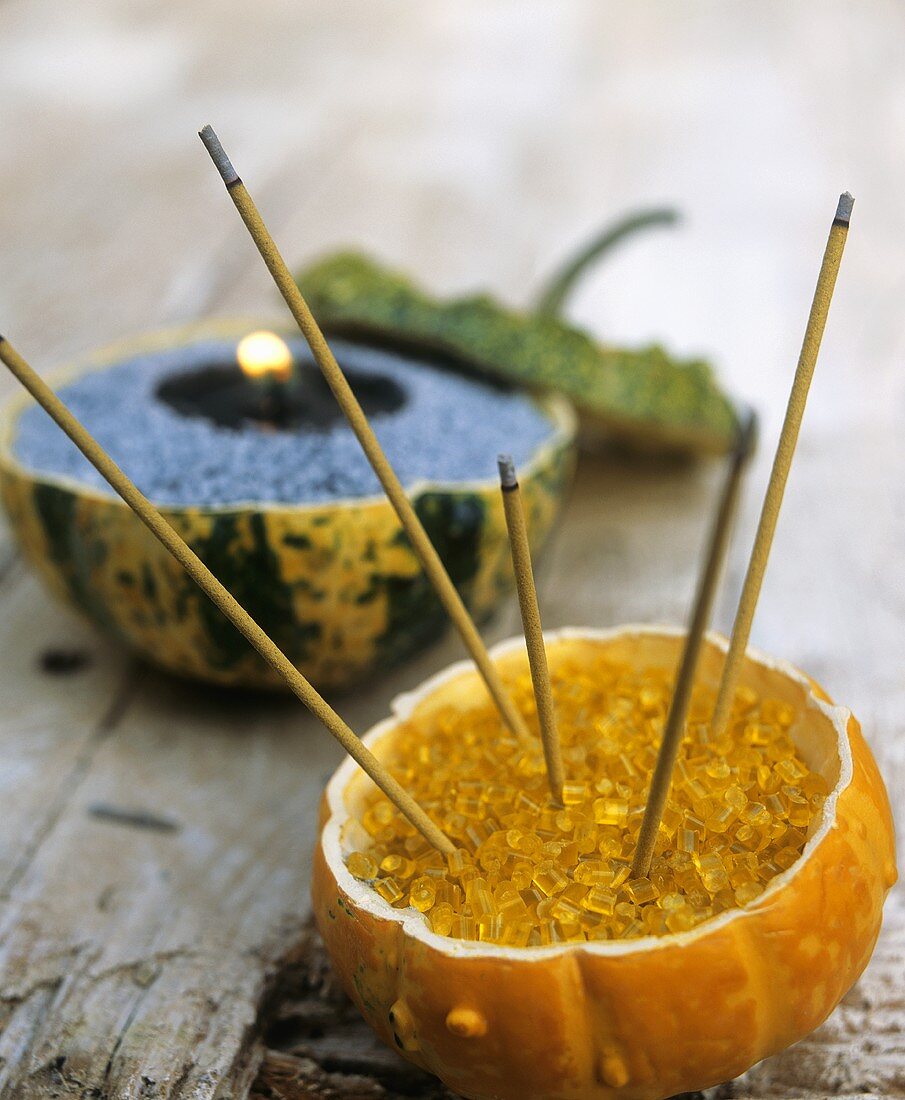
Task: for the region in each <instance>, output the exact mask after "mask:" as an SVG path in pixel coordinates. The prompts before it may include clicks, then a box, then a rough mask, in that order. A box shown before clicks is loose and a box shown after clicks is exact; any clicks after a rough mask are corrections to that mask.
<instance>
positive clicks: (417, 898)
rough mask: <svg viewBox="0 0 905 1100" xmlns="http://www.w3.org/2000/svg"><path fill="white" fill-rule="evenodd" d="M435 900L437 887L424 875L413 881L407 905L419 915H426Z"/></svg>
mask: <svg viewBox="0 0 905 1100" xmlns="http://www.w3.org/2000/svg"><path fill="white" fill-rule="evenodd" d="M436 900H437V887H436V886H435V885H434V882H433V879H430V878H428V877H427V876H426V875H424V876H422V877H421V878H417V879H415V881H414V882H413V883H412V885H411V888H410V889H409V905H413V906H414V907H415V908H416V909H417V910H418V911H419V912H420V913H426V912H427V911H428V909H430V908H431V906H432V905H433V904H434V902H435V901H436Z"/></svg>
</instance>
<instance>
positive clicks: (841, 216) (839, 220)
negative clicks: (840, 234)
mask: <svg viewBox="0 0 905 1100" xmlns="http://www.w3.org/2000/svg"><path fill="white" fill-rule="evenodd" d="M854 205H855V200H854V198H853V197H852V195H851V194H850V193H849V192H848V191H843V192H842V194H841V195H840V196H839V205H838V206H837V207H836V217H835V218H833V221H834V223H835V224H836V225H848V223H849V222H850V221H851V219H852V207H853V206H854Z"/></svg>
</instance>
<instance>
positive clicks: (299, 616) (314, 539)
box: [0, 323, 574, 689]
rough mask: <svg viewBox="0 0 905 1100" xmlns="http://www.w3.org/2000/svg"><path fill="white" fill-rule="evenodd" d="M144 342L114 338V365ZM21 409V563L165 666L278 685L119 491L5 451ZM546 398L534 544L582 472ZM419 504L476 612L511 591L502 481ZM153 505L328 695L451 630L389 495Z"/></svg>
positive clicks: (15, 499)
mask: <svg viewBox="0 0 905 1100" xmlns="http://www.w3.org/2000/svg"><path fill="white" fill-rule="evenodd" d="M257 327H260V323H258V326H257ZM190 331H191V337H189V336H188V335H187V334H185V333H184V330H183V336H184V337H185V338H192V337H194V338H197V337H198V336H199V333H200V334H201V335H204V336H209V335H211V334H216V335H221V336H222V335H224V333H225V331H226V333H228V334H229V335H241V334H242V333H244V332H247V331H249V326H248V325H247V324H245V323H243V324H242V325H241V326H237V325H236V323H232V327H231V328H230V327H228V326H227V328H226V330H224V326H223V325H219V326H213V327H212V326H211V325H205V326H196V327H193V328H192V329H191V330H190ZM151 339H152V340H156V339H158V338H156V337H154V338H151ZM174 342H175V341H174ZM148 346H149V343H148V341H145V342H143V343H142V344H141V345H140V346H139V345H138V344H137V343H133V344H131V345H129V346H128V347H126V348H124V347H123V346H122V345H120V346H119V347H118V348H117V350H116V358H121V357H123V355H124V354H136V353H137V351H139V350H143V349H145V348H147V347H148ZM153 346H165V345H161V344H160V343H159V342H158V343H156V344H155V345H153ZM115 361H116V359H110V360H106V362H104V361H103V360H102V362H101V364H100V365H101V366H103V365H109V363H112V362H115ZM97 366H98V364H97V363H95V364H94V365H93V366H92V368H91V369H97ZM77 373H80V372H79V371H76V372H75V374H77ZM73 376H74V375H73V372H68V375H67V378H72V377H73ZM23 404H24V402H22V401H18V402H16V404H15V407H14V408H13V409H12V410H11V411H10V413H9V415H8V416H7V419H6V423H5V424H4V426H3V427H4V430H3V436H2V443H0V496H2V500H3V504H4V505H5V508H6V510H7V513H8V515H9V517H10V521H11V525H12V528H13V530H14V532H15V534H16V536H17V537H18V540H19V542H20V544H21V546H22V549H23V552H24V554H25V556H26V558H27V559H28V560H29V561H30V562H31V563H32V565H33V566H34V567H35V569H36V570H37V572H38V573H39V575H40V576H41V577H42V579H43V580H44V582H45V583H46V585H47V587H48V588H49V589H50V590H51V592H53V593H54V594H55V595H56V596H58V597H60V598H61V599H63V600H64V601H66V602H67V603H69V604H71V605H72V606H74V607H75V608H76V609H78V610H79V611H81V612H82V613H83V614H85V615H86V616H87V617H88V618H90V619H91V620H93V621H94V622H95V623H96V624H97V625H98V626H100V627H101V628H102V629H103V630H105V631H106V632H107V633H108V634H110V635H112V636H113V637H114V638H115V639H117V640H119V641H121V642H123V643H125V644H126V645H128V646H130V647H131V648H133V649H134V650H136V651H137V652H138V653H139V654H141V655H142V656H143V657H145V658H146V659H147V660H149V661H151V662H152V663H154V664H156V665H159V666H161V667H163V668H165V669H168V670H169V671H172V672H175V673H178V674H179V675H182V676H187V677H191V678H195V679H200V680H206V681H210V682H215V683H220V684H227V685H236V686H242V687H256V688H257V687H278V686H281V683H282V682H281V681H280V680H279V679H278V678H277V676H276V674H275V673H274V672H273V671H272V670H271V669H270V667H269V666H268V665H266V664H265V662H264V661H263V660H262V659H261V658H260V657H258V655H257V654H256V653H255V652H254V651H253V650H252V649H251V647H250V646H249V645H248V643H247V642H246V641H245V639H244V638H242V637H241V635H240V634H239V633H238V631H236V629H235V628H234V627H233V626H232V625H231V624H230V623H229V622H228V621H227V620H226V619H225V618H224V616H223V615H222V614H221V612H219V611H218V610H217V609H216V608H215V607H214V605H213V604H211V602H210V601H209V600H208V599H207V597H206V596H204V595H203V593H202V592H201V590H200V589H198V588H197V587H196V586H195V584H194V583H193V582H192V581H191V580H190V579H189V578H188V576H187V575H186V574H185V573H184V572H183V570H182V569H181V567H180V566H179V565H178V564H177V563H176V561H175V560H174V559H173V558H172V557H171V556H170V555H169V554H168V553H167V551H166V550H165V549H164V548H163V547H162V546H161V545H160V544H159V543H158V542H157V540H156V539H155V538H154V537H153V536H152V535H151V533H150V532H149V531H148V530H147V529H146V528H145V527H144V525H143V524H142V523H141V522H140V521H139V520H138V519H137V517H136V516H135V515H133V513H132V512H131V511H130V510H129V508H128V507H127V506H126V505H125V504H124V503H123V502H122V501H120V500H119V498H117V497H113V496H108V495H106V494H101V493H99V492H97V490H95V489H91V488H89V487H87V486H80V485H79V484H77V483H76V482H74V481H72V480H70V479H64V478H57V477H54V476H53V475H44V474H39V473H36V472H35V471H31V470H27V469H25V468H24V467H22V466H21V465H20V464H19V463H18V462H17V461H16V460H15V459H14V458H13V457H12V455H11V453H10V442H11V440H12V438H13V433H14V430H15V418H16V414H17V412H18V411H19V410H20V409H21V408H22V407H23ZM543 406H544V407H545V410H546V411H547V412H548V415H549V416H550V419H551V422H552V423H551V434H550V437H549V440H548V442H547V443H545V444H544V445H542V446H541V448H539V450H538V452H537V453H536V454H535V455H534V457H533V458H532V460H531V461H530V462H529V463H528V464H527V466H526V467H525V468H524V469H523V471H521V474H522V486H523V493H524V498H525V506H526V508H527V509H528V521H529V529H530V531H531V535H532V543H533V548H534V549H535V550H536V551H540V549H541V547H542V545H543V543H544V541H545V540H546V537H547V535H548V533H549V531H550V529H551V527H552V525H553V522H554V519H555V517H556V514H557V511H558V507H559V504H560V501H561V499H562V496H563V493H564V491H565V488H566V486H567V484H568V482H569V480H570V477H571V474H572V470H573V465H574V448H573V437H574V417H573V415H572V413H571V410H570V409H569V408H568V406H567V404H566V403H564V402H562V401H554V402H543ZM412 499H413V501H414V503H415V508H416V511H417V512H418V515H419V516H420V518H421V520H422V522H423V523H424V525H425V527H426V529H427V532H428V534H429V535H430V536H431V539H432V540H433V541H434V544H435V546H436V547H437V550H438V551H439V553H440V556H441V557H442V558H443V561H444V562H445V564H446V566H447V568H448V569H449V572H450V575H451V577H452V579H453V581H454V582H455V583H456V585H457V587H458V588H459V591H460V592H461V594H462V596H463V599H464V600H465V603H466V604H467V606H468V607H469V609H470V610H471V611H472V614H473V615H474V616H475V618H476V619H478V620H481V619H483V618H486V617H487V616H488V615H489V614H490V613H491V612H492V610H493V609H494V607H495V606H496V604H497V603H498V602H499V600H500V598H501V597H502V596H503V595H504V594H505V593H506V592H507V591H508V590H509V589H510V586H511V572H512V571H511V564H510V559H509V550H508V540H507V536H506V524H505V518H504V516H503V510H502V504H501V500H500V493H499V488H498V486H497V484H496V482H495V481H494V482H468V483H462V484H461V485H445V484H443V485H440V484H437V485H431V484H429V483H423V484H421V485H420V486H416V487H415V488H414V489H413V491H412ZM160 510H161V512H162V513H163V514H164V516H165V517H166V518H167V519H168V520H169V522H170V523H172V524H173V526H174V527H175V528H176V530H177V531H178V532H179V533H180V534H181V535H182V537H183V538H185V539H186V541H187V542H188V543H189V545H191V546H192V548H193V549H194V550H195V551H196V552H197V553H198V554H199V556H200V557H201V558H202V560H203V561H204V562H205V563H206V564H207V565H208V566H209V568H210V569H211V571H212V572H213V573H214V574H215V575H216V576H217V577H218V578H219V580H220V581H222V582H223V584H224V585H225V586H226V587H227V588H228V589H229V590H230V592H232V594H233V595H234V596H235V597H236V598H237V599H238V601H239V602H240V603H241V604H242V605H243V606H244V607H245V608H246V610H247V611H248V612H249V613H250V614H251V615H252V616H253V617H254V618H255V619H256V620H257V621H258V622H259V623H260V625H261V626H262V627H263V628H264V630H266V631H267V633H268V634H270V636H271V637H272V638H273V639H274V641H275V642H276V643H277V645H279V646H280V648H281V649H283V651H284V652H285V653H286V654H287V656H288V657H289V658H290V659H291V660H292V661H293V663H294V664H296V665H297V667H298V668H300V669H301V671H302V672H303V673H304V675H305V676H307V677H308V678H309V679H310V680H311V681H312V682H313V683H314V684H315V685H316V686H318V687H320V688H323V689H338V688H346V687H349V686H352V685H354V684H356V683H358V682H359V681H360V680H361V679H362V678H364V677H366V676H368V675H370V674H372V673H374V672H376V671H378V670H380V669H384V668H387V667H389V666H391V665H393V664H395V663H397V662H400V661H403V660H405V659H406V658H407V657H411V656H412V655H413V654H415V653H417V652H418V651H420V650H421V649H422V648H423V647H424V646H426V645H428V644H429V643H431V642H432V641H434V640H435V639H437V638H439V637H440V635H441V634H442V633H443V632H444V630H445V629H446V626H447V618H446V615H445V613H444V612H443V610H442V608H441V607H440V605H439V603H438V601H437V599H436V597H435V596H434V594H433V590H432V589H431V587H430V585H429V583H428V582H427V580H426V578H425V577H424V574H423V572H422V570H421V567H420V564H419V562H418V560H417V558H416V557H415V555H414V554H413V552H412V551H411V549H410V547H409V545H408V542H407V540H406V538H405V535H404V534H403V532H402V530H401V528H400V526H399V522H398V520H397V518H396V515H395V513H394V512H393V510H392V508H391V506H390V504H389V503H388V502H387V501H386V500H385V499H384V498H383V497H373V498H363V499H360V500H347V501H336V502H331V503H327V504H318V505H275V504H260V505H255V504H253V503H252V504H242V505H236V506H234V507H221V508H206V507H198V508H186V507H173V508H167V507H161V509H160Z"/></svg>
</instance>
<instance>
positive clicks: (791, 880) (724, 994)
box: [312, 627, 896, 1100]
mask: <svg viewBox="0 0 905 1100" xmlns="http://www.w3.org/2000/svg"><path fill="white" fill-rule="evenodd" d="M547 640H548V645H549V646H550V647H551V650H557V649H558V650H560V651H561V652H562V651H563V649H562V647H565V651H567V652H568V655H569V656H570V658H573V659H574V658H577V659H579V660H580V659H581V656H582V654H585V655H586V657H590V655H591V654H592V653H599V651H600V647H606V648H607V650H608V651H609V652H611V653H612V655H613V657H614V659H617V660H620V661H623V662H634V663H636V664H637V665H638V666H639V667H640V666H643V667H662V668H670V669H672V668H674V667H675V664H676V662H677V659H678V655H679V650H680V646H681V640H682V633H681V631H678V630H675V629H671V628H665V627H657V628H647V627H625V628H621V629H619V630H616V631H610V632H600V631H590V630H581V631H577V630H575V631H561V632H558V633H554V634H550V635H548V639H547ZM724 650H725V645H724V642H723V641H722V640H721V639H718V638H717V637H716V636H712V637H711V638H710V639H709V640H708V643H707V646H706V648H705V652H704V655H703V657H702V661H701V669H700V673H699V675H700V676H701V677H702V678H704V679H706V680H709V681H711V682H715V681H716V680H717V679H718V676H719V670H720V665H721V661H722V654H723V652H724ZM494 656H495V659H496V660H497V661H498V663H499V665H500V667H501V670H502V672H503V674H504V675H505V676H512V675H516V674H517V673H518V672H521V671H523V670H524V667H525V663H526V660H525V651H524V642H523V640H522V639H517V640H514V641H512V642H508V643H504V644H503V645H502V646H499V647H497V648H496V650H495V651H494ZM742 683H744V684H747V685H748V686H750V687H751V688H753V689H754V690H756V691H758V692H760V693H769V694H770V696H771V697H774V698H778V699H781V700H784V701H786V702H789V703H791V704H792V705H793V706H794V707H795V709H796V712H797V715H798V717H797V718H796V721H795V724H794V725H793V727H792V730H791V731H790V732H791V735H792V737H793V740H794V741H795V744H796V746H797V748H798V750H799V752H800V753H801V755H802V757H803V758H804V759H805V761H806V762H807V764H808V766H809V767H810V768H811V769H812V770H814V771H818V772H820V774H822V775H823V776H824V778H825V779H827V781H828V782H829V784H830V788H831V794H830V796H829V797H828V798H827V800H826V803H825V805H824V808H823V811H822V813H821V815H820V817H819V818H818V819H817V821H816V822H815V823H814V826H813V828H812V832H811V835H810V836H809V839H808V842H807V844H806V847H805V849H804V852H803V853H802V855H801V857H800V858H799V860H798V861H797V862H796V863H795V864H793V866H792V867H790V868H789V869H788V870H787V871H785V872H784V873H782V874H781V875H778V876H777V877H776V878H775V879H773V880H772V881H771V882H770V883H769V885H768V887H767V889H766V890H765V891H764V893H763V894H761V895H760V897H758V898H757V899H756V900H755V901H754V902H753V903H751V904H749V905H748V906H746V907H744V908H741V909H733V910H729V911H728V912H725V913H723V914H721V915H719V916H717V917H714V918H713V919H711V920H709V921H707V922H705V923H703V924H701V925H699V926H698V927H696V928H694V929H693V930H692V931H690V932H683V933H679V934H674V935H665V936H658V937H648V938H644V939H636V940H630V941H609V942H599V943H580V944H576V943H566V944H557V945H551V946H548V947H528V948H523V949H521V948H511V947H504V946H498V945H495V944H487V943H481V942H476V941H464V940H455V939H451V938H447V937H442V936H438V935H436V934H434V933H433V932H432V931H430V929H429V927H428V926H427V923H426V922H425V920H424V918H423V917H422V916H421V914H419V913H416V912H415V910H413V909H407V910H399V909H394V908H392V907H391V906H390V905H389V904H388V903H387V902H385V901H384V900H383V899H382V898H381V897H379V896H378V895H377V894H376V893H375V892H374V890H372V889H371V888H370V887H369V886H368V885H367V884H365V883H363V882H360V881H358V880H356V879H355V878H353V877H352V875H351V874H350V873H349V871H348V870H347V868H346V867H345V864H344V862H343V857H344V854H345V851H344V847H343V837H344V833H345V832H346V831H347V830H346V826H347V824H348V822H349V820H350V811H355V810H357V809H358V808H360V807H361V806H362V805H363V803H364V801H365V800H366V798H367V797H368V795H369V793H371V792H372V791H373V787H372V786H371V783H370V780H368V779H367V777H366V776H364V774H363V773H362V772H360V771H358V769H357V768H356V766H355V765H354V763H353V762H352V761H351V760H348V761H346V762H345V763H344V764H343V765H342V766H341V767H340V768H339V769H338V771H337V772H336V774H335V775H334V776H333V778H332V780H331V781H330V783H329V785H328V786H327V789H326V792H325V796H324V805H323V828H322V832H321V837H320V840H319V843H318V846H317V850H316V852H315V858H314V876H313V887H312V889H313V902H314V912H315V916H316V919H317V922H318V926H319V928H320V931H321V934H322V935H323V938H324V942H325V943H326V946H327V950H328V951H329V953H330V956H331V958H332V960H333V963H334V965H335V967H336V970H337V972H338V973H339V975H340V977H341V979H342V981H343V983H344V985H345V987H346V989H347V990H348V992H349V994H350V995H351V996H352V998H353V1000H354V1001H355V1002H356V1004H357V1005H358V1007H359V1009H360V1010H361V1012H362V1014H363V1015H364V1017H365V1018H366V1019H367V1021H368V1022H369V1023H370V1024H371V1026H372V1027H373V1028H374V1030H375V1031H376V1032H377V1033H378V1034H379V1035H380V1036H381V1037H382V1038H383V1039H384V1040H385V1041H386V1042H387V1043H389V1044H391V1045H394V1046H395V1047H396V1048H397V1049H398V1050H399V1051H400V1052H401V1053H402V1054H403V1056H404V1057H406V1058H408V1059H409V1060H410V1061H412V1062H414V1063H416V1064H417V1065H419V1066H422V1067H423V1068H425V1069H427V1070H430V1071H431V1072H433V1073H435V1074H437V1076H438V1077H440V1078H441V1079H442V1080H443V1081H444V1082H445V1083H446V1084H447V1085H448V1086H449V1087H450V1088H451V1089H453V1090H454V1091H456V1092H458V1093H460V1094H462V1095H463V1096H465V1097H469V1098H473V1100H510V1098H511V1100H595V1098H600V1100H603V1098H620V1100H621V1098H625V1100H629V1098H634V1100H645V1098H655V1097H667V1096H670V1095H672V1094H674V1093H677V1092H685V1091H690V1090H694V1089H702V1088H706V1087H708V1086H711V1085H714V1084H718V1083H719V1082H722V1081H725V1080H728V1079H730V1078H732V1077H735V1076H737V1075H738V1074H740V1073H742V1072H743V1071H744V1070H746V1069H747V1068H749V1067H750V1066H751V1065H753V1064H754V1063H756V1062H758V1061H759V1060H760V1059H762V1058H764V1057H766V1056H768V1055H770V1054H773V1053H775V1052H777V1051H779V1050H781V1049H783V1048H784V1047H786V1046H788V1045H789V1044H791V1043H793V1042H795V1041H797V1040H798V1039H800V1038H802V1037H803V1036H804V1035H806V1034H807V1033H808V1032H809V1031H811V1030H812V1029H813V1028H815V1027H817V1026H818V1025H819V1024H820V1023H821V1022H822V1021H823V1020H824V1019H825V1018H826V1017H827V1016H828V1015H829V1013H830V1012H831V1011H832V1010H833V1008H835V1006H836V1005H837V1004H838V1003H839V1001H840V1000H841V998H842V997H843V996H844V994H845V993H846V992H847V990H848V989H849V988H850V987H851V986H852V984H853V983H854V982H855V981H856V980H857V978H858V976H859V975H860V974H861V972H862V971H863V970H864V967H865V966H866V965H867V962H868V959H869V958H870V955H871V952H872V950H873V947H874V944H875V942H876V939H877V935H878V932H879V929H880V922H881V916H882V907H883V901H884V898H885V896H886V893H887V891H888V890H889V888H890V887H891V886H892V884H893V882H894V881H895V877H896V871H895V860H894V846H893V827H892V820H891V814H890V809H889V803H888V799H887V795H886V790H885V787H884V785H883V781H882V779H881V777H880V774H879V772H878V770H877V767H876V764H875V762H874V759H873V757H872V755H871V752H870V749H869V748H868V746H867V744H866V742H865V741H864V738H863V737H862V735H861V731H860V727H859V725H858V723H857V721H856V720H855V718H854V717H853V716H852V714H851V713H850V712H849V711H848V710H846V709H845V708H843V707H839V706H835V705H833V704H832V703H831V702H830V700H829V698H828V697H827V696H826V694H825V693H824V692H823V691H822V690H821V689H820V688H819V687H817V686H816V685H815V684H814V683H813V682H812V681H811V680H809V679H808V678H807V677H806V676H804V675H803V674H802V673H800V672H798V671H797V670H795V669H794V668H792V667H791V666H789V665H787V664H784V663H781V662H777V661H774V660H772V659H770V658H767V657H765V656H762V655H759V654H757V653H754V652H753V651H750V652H749V654H748V657H747V659H746V667H745V670H744V674H743V678H742ZM481 690H482V688H481V686H480V683H479V681H478V679H477V675H476V673H475V672H474V671H473V669H472V667H471V666H470V665H468V664H467V663H463V664H458V665H454V666H453V667H452V668H450V669H448V670H447V671H446V672H444V673H442V674H441V675H439V676H437V677H435V678H433V679H432V680H429V681H428V682H427V683H426V684H424V685H423V686H422V687H421V688H420V689H419V690H418V691H416V692H414V693H412V694H411V695H408V696H403V697H402V698H401V699H400V700H397V702H396V704H395V706H394V710H395V717H391V718H389V719H387V720H385V721H384V722H381V723H380V724H379V725H378V726H376V727H375V728H374V729H373V730H372V731H371V732H370V733H369V734H368V735H367V737H366V741H367V743H368V744H369V746H370V747H371V749H372V750H373V751H374V752H376V753H377V755H378V756H381V755H382V751H386V749H387V748H388V746H389V745H390V744H391V743H392V741H393V735H394V731H395V730H397V729H398V727H399V723H400V720H401V719H403V718H406V719H408V720H410V721H411V720H414V721H417V720H418V717H419V715H427V714H429V713H430V711H431V709H432V708H435V707H440V706H449V705H450V704H452V705H455V702H456V700H457V699H459V700H464V699H473V698H474V696H475V693H478V692H480V691H481Z"/></svg>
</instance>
